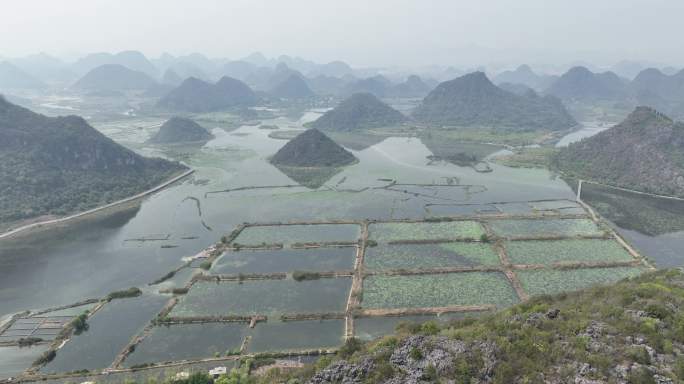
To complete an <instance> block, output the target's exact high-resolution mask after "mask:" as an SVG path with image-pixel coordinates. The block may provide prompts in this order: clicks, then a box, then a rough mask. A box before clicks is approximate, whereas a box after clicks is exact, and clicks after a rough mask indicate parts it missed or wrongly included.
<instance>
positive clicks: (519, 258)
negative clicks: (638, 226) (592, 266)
mask: <svg viewBox="0 0 684 384" xmlns="http://www.w3.org/2000/svg"><path fill="white" fill-rule="evenodd" d="M505 247H506V252H507V254H508V259H509V260H510V262H511V263H513V264H554V263H570V262H623V261H631V260H634V259H633V258H632V255H630V254H629V252H627V250H625V249H624V248H623V247H622V246H621V245H620V244H619V243H618V242H616V241H614V240H612V239H610V240H603V239H564V240H529V241H507V242H506V243H505Z"/></svg>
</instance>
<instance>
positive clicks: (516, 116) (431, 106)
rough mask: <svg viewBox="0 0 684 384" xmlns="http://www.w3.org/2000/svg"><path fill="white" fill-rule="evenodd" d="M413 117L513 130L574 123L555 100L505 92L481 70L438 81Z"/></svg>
mask: <svg viewBox="0 0 684 384" xmlns="http://www.w3.org/2000/svg"><path fill="white" fill-rule="evenodd" d="M413 117H414V118H415V119H416V120H417V121H420V122H422V123H425V124H429V125H437V126H445V127H459V128H468V127H473V128H492V129H497V130H512V131H532V130H546V131H558V130H565V129H568V128H571V127H573V126H575V125H577V122H576V121H575V120H574V119H573V118H572V117H571V116H570V115H569V114H568V112H567V111H566V110H565V107H564V106H563V104H562V103H561V102H560V101H559V100H558V99H556V98H554V97H549V96H547V97H540V96H538V95H537V94H535V93H534V92H531V93H529V94H526V95H523V96H521V95H516V94H514V93H511V92H508V91H504V90H503V89H501V88H499V87H497V86H495V85H494V84H493V83H492V82H491V81H489V79H488V78H487V76H486V75H485V74H484V73H482V72H474V73H471V74H469V75H465V76H463V77H459V78H457V79H454V80H450V81H446V82H443V83H441V84H440V85H438V86H437V88H435V89H434V90H433V91H432V92H430V93H429V94H428V95H427V97H425V99H424V100H423V103H422V104H421V105H420V106H418V107H417V108H416V110H415V111H414V112H413Z"/></svg>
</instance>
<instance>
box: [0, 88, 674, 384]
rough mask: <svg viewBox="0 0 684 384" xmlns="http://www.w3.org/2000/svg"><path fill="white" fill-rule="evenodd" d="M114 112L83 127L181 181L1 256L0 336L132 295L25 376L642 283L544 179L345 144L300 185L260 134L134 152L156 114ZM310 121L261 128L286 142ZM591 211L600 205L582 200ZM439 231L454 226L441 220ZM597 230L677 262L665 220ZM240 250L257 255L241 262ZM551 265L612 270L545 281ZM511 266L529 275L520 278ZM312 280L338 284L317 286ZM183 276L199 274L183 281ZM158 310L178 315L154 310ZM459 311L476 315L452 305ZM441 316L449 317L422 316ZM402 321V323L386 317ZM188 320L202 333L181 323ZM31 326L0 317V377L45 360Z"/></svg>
mask: <svg viewBox="0 0 684 384" xmlns="http://www.w3.org/2000/svg"><path fill="white" fill-rule="evenodd" d="M45 103H50V104H49V105H48V104H46V105H44V107H43V108H45V109H53V110H54V107H55V105H57V106H61V107H64V108H75V109H77V110H79V111H86V112H88V111H91V109H92V106H89V105H85V104H84V102H82V101H79V100H76V99H63V100H62V99H60V100H52V101H49V100H48V101H44V102H43V104H45ZM118 110H119V106H117V105H114V104H113V105H111V111H110V112H108V113H107V114H100V115H97V116H96V118H94V119H93V121H92V123H93V125H94V126H95V127H96V128H98V129H100V130H101V131H102V132H104V133H105V134H107V135H108V136H110V137H112V138H113V139H114V140H116V141H118V142H120V143H122V144H124V145H126V146H128V147H129V148H131V149H133V150H135V151H137V152H139V153H142V154H145V155H151V156H162V157H166V158H170V159H175V160H179V161H183V162H185V163H186V164H188V165H190V166H191V167H193V168H194V169H195V170H196V172H195V173H194V174H193V175H192V176H191V177H189V178H187V179H184V180H182V181H180V182H178V183H176V184H174V185H173V186H171V187H169V188H167V189H165V190H163V191H161V192H159V193H157V194H155V195H152V196H150V197H148V198H146V199H145V200H144V201H143V202H142V204H141V205H140V206H139V207H126V208H125V209H123V208H122V209H121V210H119V211H117V212H115V213H113V214H109V215H101V216H96V217H91V218H87V219H83V220H82V221H80V222H76V223H73V224H70V225H68V226H63V227H57V228H49V229H43V230H41V231H39V232H33V233H27V234H24V235H20V236H18V237H15V238H10V239H3V240H2V241H0V320H1V321H8V320H9V319H10V318H11V316H12V315H13V314H17V313H19V312H23V311H26V310H33V311H34V312H35V311H39V310H42V309H46V308H55V307H59V306H63V305H69V304H72V303H76V302H79V301H82V300H85V299H94V300H95V302H94V303H93V304H90V305H89V306H86V307H76V308H68V309H60V310H59V311H53V312H52V313H49V314H44V315H43V316H46V317H52V318H53V320H55V319H57V318H58V317H61V319H63V320H62V321H63V323H60V324H62V325H60V326H59V327H60V329H61V328H62V326H64V325H65V324H69V323H70V322H71V321H72V320H73V319H74V318H75V317H76V316H78V315H79V314H81V313H84V311H85V310H86V309H90V310H92V309H93V308H94V307H95V306H96V305H97V304H96V303H100V301H98V300H100V299H104V298H106V296H107V295H108V294H110V293H111V292H113V291H119V290H124V289H127V288H129V287H138V288H140V289H142V291H143V294H142V296H140V297H136V298H123V299H119V300H113V301H111V302H106V300H105V301H102V302H103V303H104V304H103V305H102V307H101V308H100V309H98V310H97V311H95V312H94V313H92V314H90V315H89V317H88V320H87V322H88V329H87V330H86V331H84V332H82V333H80V334H79V335H74V336H72V337H71V338H70V339H69V340H68V341H66V342H64V343H63V345H57V346H59V347H61V348H58V349H56V355H55V356H54V359H52V360H51V361H50V362H48V363H47V364H45V365H44V366H42V367H39V368H40V370H39V372H40V373H57V372H68V371H74V370H83V369H87V370H92V371H99V370H102V369H105V368H108V367H110V366H118V367H120V368H121V367H131V366H136V365H140V364H148V363H160V362H168V361H178V360H196V359H201V358H206V357H214V356H216V355H217V354H218V355H220V356H222V357H226V355H232V354H234V353H240V349H241V348H242V353H243V354H252V353H260V352H267V351H302V350H307V351H308V350H320V349H328V348H335V347H338V346H339V345H341V343H342V342H343V341H344V338H345V337H351V336H356V337H360V338H364V339H369V338H372V337H377V336H381V335H383V334H386V333H389V332H391V331H392V330H393V328H394V326H395V325H396V324H399V323H400V322H402V321H404V320H410V321H422V320H429V319H437V320H440V321H444V320H447V319H449V318H458V317H461V316H476V315H477V314H478V313H480V312H481V311H488V310H491V307H505V306H508V305H512V304H514V303H516V302H519V301H520V300H521V299H524V298H526V297H527V296H528V295H536V294H544V293H553V292H558V291H562V290H573V289H578V288H581V287H584V286H588V285H592V284H596V283H606V282H611V281H615V280H616V279H619V278H622V277H626V276H633V275H635V274H637V273H640V272H641V271H642V270H643V267H641V266H640V264H639V265H637V264H638V260H635V259H634V258H633V256H632V255H630V254H629V253H628V252H626V251H625V249H623V248H622V247H621V246H619V245H617V243H616V242H615V241H614V239H612V238H611V237H610V232H609V228H604V227H603V226H600V225H597V224H596V223H595V222H594V221H592V220H591V219H590V218H589V216H588V215H587V214H586V211H585V210H584V209H583V208H582V207H581V206H580V205H578V204H577V203H575V202H574V199H575V193H574V191H573V190H572V188H570V187H569V186H568V185H567V184H566V183H565V182H564V181H563V180H561V179H559V178H557V177H555V176H554V175H553V174H551V173H550V172H549V171H546V170H541V169H514V168H508V167H504V166H501V165H497V164H489V167H490V168H491V172H488V173H483V172H479V171H478V170H476V169H474V168H472V167H459V166H457V165H454V164H450V163H447V162H433V161H431V160H429V159H428V157H429V156H431V155H432V152H431V151H430V150H429V149H428V147H427V146H426V145H425V144H424V143H423V142H422V141H421V140H420V139H419V138H415V137H387V138H380V139H378V140H376V141H375V142H373V141H367V143H368V144H367V145H359V144H363V142H364V140H358V141H357V142H355V143H354V146H353V148H352V147H350V148H351V151H352V152H353V153H354V155H355V156H356V157H357V158H358V159H359V162H358V163H357V164H354V165H351V166H349V167H347V168H345V169H343V170H342V171H341V172H339V173H336V174H333V175H330V177H329V179H328V180H327V181H325V182H324V183H323V184H322V185H321V186H320V187H318V188H309V187H306V186H303V185H302V183H299V182H297V181H296V180H294V179H293V178H290V177H289V176H288V175H286V174H285V173H283V172H281V171H280V170H279V169H278V168H275V167H274V166H272V165H271V164H270V163H269V162H268V157H269V156H271V155H273V154H274V153H275V152H276V151H277V150H278V149H279V148H280V147H281V146H283V145H284V144H285V143H286V141H284V140H279V139H275V138H272V137H269V133H270V132H271V131H270V130H268V129H259V126H258V125H240V124H239V121H240V120H239V119H237V118H236V117H235V116H232V115H229V114H207V115H199V116H196V118H197V120H198V121H200V122H201V123H202V124H203V125H205V126H206V127H207V128H209V129H211V130H212V133H213V134H214V136H215V138H214V139H213V140H211V141H209V142H207V143H206V144H204V145H200V146H167V147H163V146H152V145H149V144H146V143H145V141H146V140H147V139H148V138H149V137H150V136H151V135H152V134H153V133H154V132H155V131H156V130H157V129H158V126H159V124H161V122H163V121H164V120H165V117H164V116H149V117H145V116H126V115H124V114H123V113H124V112H125V111H126V109H124V108H123V106H121V112H120V113H119V112H117V113H119V114H118V115H115V113H114V112H113V111H118ZM272 113H273V114H276V115H278V113H279V112H278V111H273V112H272ZM320 113H321V111H309V112H307V113H305V114H304V116H301V117H300V116H298V117H295V118H289V117H286V116H278V117H275V118H268V119H261V124H262V125H277V126H279V127H280V129H285V128H287V129H290V130H292V129H294V130H297V129H300V130H301V129H303V124H304V123H305V122H307V121H311V120H312V119H315V118H316V117H317V116H319V115H320ZM86 114H87V113H86ZM347 139H350V138H347ZM351 141H352V140H350V142H351ZM359 142H360V143H359ZM492 150H493V151H494V150H497V149H496V148H492ZM594 198H595V200H597V201H598V200H600V201H605V199H606V197H605V194H604V195H600V196H599V193H598V192H595V193H594ZM601 199H603V200H601ZM587 200H588V201H589V203H591V199H589V198H588V199H587ZM615 204H623V202H622V200H620V201H618V202H617V203H615ZM654 206H657V205H654ZM654 209H655V208H654ZM599 211H600V210H599ZM601 213H602V212H601ZM602 214H603V213H602ZM516 215H517V216H516ZM519 215H527V216H531V217H532V218H524V219H521V218H520V217H518V216H519ZM573 215H574V216H578V217H573ZM445 216H446V217H458V218H459V219H458V220H455V221H440V220H441V219H442V218H444V217H445ZM495 216H499V217H498V218H494V219H493V218H492V217H495ZM608 218H609V219H610V220H611V221H612V222H613V224H614V225H615V228H617V230H618V232H619V233H620V234H623V235H624V236H625V237H626V238H627V239H628V240H630V241H631V242H632V243H634V244H635V245H636V246H637V248H638V249H639V250H640V251H641V252H642V253H643V254H644V255H645V256H647V257H649V259H650V260H651V261H654V262H655V264H656V265H668V266H669V265H681V263H682V260H684V259H682V256H681V254H680V253H679V252H676V251H677V250H679V249H681V247H682V246H684V243H682V240H681V239H682V236H681V233H682V232H681V231H684V226H682V227H681V228H680V227H678V226H677V223H675V222H674V221H672V220H671V221H669V222H668V223H670V225H668V226H667V228H666V229H667V231H665V232H662V231H660V232H657V233H656V232H648V231H646V230H644V229H643V228H634V227H630V228H626V229H621V222H620V221H619V220H614V218H611V217H608ZM244 223H251V224H256V225H252V226H247V227H246V228H244V229H243V230H242V231H241V232H240V233H239V234H238V236H237V237H236V238H235V239H232V243H231V244H230V246H229V245H228V244H224V246H225V249H221V252H220V254H218V255H216V256H217V257H216V258H215V260H213V259H212V260H211V263H210V265H208V266H207V268H204V266H202V268H200V266H201V265H202V263H203V262H204V260H205V259H204V258H197V259H195V260H193V261H189V259H188V258H189V257H193V256H195V255H197V254H198V253H199V252H201V251H202V250H204V249H206V248H207V247H209V246H212V245H214V244H222V238H223V237H225V236H229V235H230V234H231V232H232V231H233V230H235V229H236V228H239V227H240V226H241V225H243V224H244ZM302 223H309V224H307V225H302ZM266 224H268V225H266ZM275 224H288V225H275ZM623 226H624V225H623ZM661 229H662V228H661ZM543 237H555V238H556V239H554V240H542V239H540V238H543ZM494 240H500V241H494ZM337 243H340V244H337ZM335 244H337V245H344V246H343V247H332V245H335ZM264 245H278V247H271V248H268V247H264ZM321 245H323V246H322V247H320V246H321ZM250 246H251V247H257V248H261V249H245V248H250ZM281 247H282V248H281ZM266 248H268V249H266ZM589 251H591V252H589ZM561 262H570V263H576V264H577V263H585V264H586V263H608V264H610V265H607V266H596V265H592V268H584V267H582V266H581V265H574V266H573V267H572V268H571V269H569V270H560V269H556V266H555V265H556V264H557V263H561ZM611 263H612V264H611ZM625 263H627V264H629V263H632V264H634V265H631V264H630V265H623V264H625ZM514 264H523V265H527V264H530V265H531V264H535V265H541V266H538V267H536V268H538V269H533V270H519V269H516V268H515V265H514ZM184 266H186V267H184ZM183 267H184V268H183ZM171 272H173V273H171ZM295 272H299V275H298V276H299V277H298V278H301V280H299V281H298V280H297V279H295ZM328 272H337V275H335V274H333V275H334V276H333V275H330V276H328V275H325V276H324V274H325V273H328ZM352 273H353V276H352ZM196 274H204V276H208V277H207V278H205V279H200V280H196V279H193V275H196ZM321 274H323V275H321ZM265 275H273V276H270V277H265ZM212 278H216V280H212ZM186 289H187V291H185V290H186ZM174 290H175V292H174ZM160 292H161V293H160ZM434 292H440V293H439V294H438V295H436V294H434ZM172 298H175V300H176V301H177V303H175V305H173V306H170V307H169V308H168V309H169V312H165V313H164V310H165V308H166V307H165V305H167V304H168V303H169V300H171V299H172ZM464 306H475V307H478V306H479V307H481V308H479V307H478V308H475V307H473V308H455V307H464ZM444 307H451V309H450V310H451V311H452V312H448V311H447V312H444V313H442V312H439V311H438V310H436V309H435V308H442V311H443V310H444ZM426 308H427V309H426ZM430 308H432V309H430ZM354 309H355V310H358V311H361V312H358V313H357V314H358V316H357V315H354V312H353V311H352V310H354ZM401 309H411V311H407V312H406V313H396V311H397V310H401ZM468 309H473V311H469V310H468ZM423 310H425V311H427V312H426V313H420V314H419V313H416V311H423ZM455 310H463V311H464V312H458V311H455ZM364 311H366V312H364ZM412 311H413V312H412ZM454 311H455V312H454ZM389 315H391V316H390V317H387V316H389ZM418 315H420V316H418ZM233 316H237V317H240V318H239V319H236V318H232V317H233ZM262 316H263V317H264V318H265V319H264V318H262ZM23 317H24V318H26V317H30V315H28V316H23ZM193 317H194V318H198V317H199V318H203V319H201V321H203V322H202V323H190V322H187V321H188V318H193ZM207 317H215V319H213V320H211V319H209V320H208V319H206V318H207ZM217 318H220V319H217ZM184 319H185V320H184ZM171 320H174V321H178V323H172V322H171ZM219 320H220V321H219ZM284 320H287V321H284ZM164 321H167V323H164ZM198 321H199V320H198ZM252 321H254V323H255V324H250V322H252ZM30 322H31V321H30V320H16V322H14V323H12V322H10V323H12V325H11V326H10V327H8V328H7V329H6V330H5V329H2V324H3V323H2V322H0V330H3V333H0V378H1V377H9V376H16V375H17V374H20V373H21V372H22V371H24V370H25V369H27V368H29V367H30V366H31V365H32V363H33V362H34V361H35V360H36V359H38V358H39V357H40V356H41V355H42V354H43V353H44V352H45V351H46V350H48V347H57V346H53V345H51V344H50V343H52V339H54V338H55V336H56V335H57V333H56V332H55V331H54V328H53V329H50V328H48V327H42V328H41V327H35V328H36V329H34V327H32V326H31V325H29V323H30ZM52 324H56V323H54V322H53V323H52ZM250 325H253V326H254V327H253V328H250ZM24 328H26V329H24ZM29 331H30V332H31V333H30V334H29ZM38 331H39V333H36V332H38ZM34 334H35V335H40V336H44V337H43V339H44V340H43V343H42V344H40V345H37V346H33V347H26V348H19V347H18V346H16V345H13V344H12V343H16V342H17V341H18V339H19V338H22V337H27V336H30V335H34ZM138 336H139V337H140V340H137V341H136V344H135V346H134V347H133V348H132V349H133V350H132V351H129V349H130V345H132V344H130V343H132V342H133V341H135V340H134V339H136V337H138ZM5 342H6V344H2V343H5ZM60 344H61V343H60ZM122 356H123V358H121V357H122ZM228 357H230V356H228ZM226 364H228V363H224V365H226ZM169 369H170V368H169ZM130 375H131V376H127V377H134V376H135V375H134V374H132V373H131V374H130Z"/></svg>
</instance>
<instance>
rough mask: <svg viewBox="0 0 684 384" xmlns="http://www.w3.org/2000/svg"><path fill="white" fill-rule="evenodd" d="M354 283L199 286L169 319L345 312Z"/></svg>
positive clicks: (325, 281)
mask: <svg viewBox="0 0 684 384" xmlns="http://www.w3.org/2000/svg"><path fill="white" fill-rule="evenodd" d="M350 288H351V279H345V278H337V279H320V280H312V281H307V280H305V281H295V280H290V279H287V280H259V281H245V282H242V283H219V284H217V283H214V282H198V283H195V285H193V286H192V289H190V292H188V293H187V295H185V296H184V297H183V299H182V300H181V301H180V302H179V303H178V304H177V305H176V306H175V307H174V308H173V310H172V311H171V314H170V316H180V317H187V316H221V315H229V316H233V315H234V316H245V315H269V316H277V315H279V314H282V313H318V312H342V311H344V308H345V304H346V300H347V295H348V294H349V289H350Z"/></svg>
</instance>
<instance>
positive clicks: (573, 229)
mask: <svg viewBox="0 0 684 384" xmlns="http://www.w3.org/2000/svg"><path fill="white" fill-rule="evenodd" d="M489 225H490V226H491V228H492V230H493V231H494V233H496V234H497V235H499V236H504V237H518V236H521V237H544V236H601V235H604V234H605V231H603V230H602V229H601V228H599V227H598V225H596V223H594V222H593V221H591V220H590V219H555V220H492V221H491V222H490V223H489Z"/></svg>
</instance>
